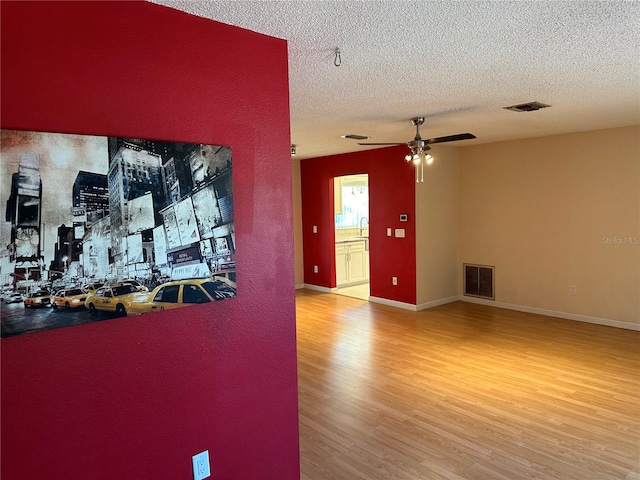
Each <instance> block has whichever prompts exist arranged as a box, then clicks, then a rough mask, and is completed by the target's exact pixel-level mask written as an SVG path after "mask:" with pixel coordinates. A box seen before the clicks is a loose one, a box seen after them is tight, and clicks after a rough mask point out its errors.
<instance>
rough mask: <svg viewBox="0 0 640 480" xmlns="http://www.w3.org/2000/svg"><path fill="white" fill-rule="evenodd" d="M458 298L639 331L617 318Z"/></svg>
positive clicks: (634, 326)
mask: <svg viewBox="0 0 640 480" xmlns="http://www.w3.org/2000/svg"><path fill="white" fill-rule="evenodd" d="M457 299H458V300H460V301H463V302H469V303H477V304H480V305H488V306H490V307H497V308H505V309H507V310H516V311H518V312H525V313H535V314H537V315H546V316H548V317H556V318H563V319H565V320H574V321H576V322H585V323H595V324H597V325H604V326H606V327H615V328H624V329H627V330H636V331H640V324H638V323H630V322H621V321H619V320H610V319H608V318H599V317H590V316H587V315H579V314H577V313H568V312H557V311H555V310H545V309H543V308H536V307H527V306H524V305H514V304H512V303H503V302H496V301H493V300H484V299H482V298H475V297H467V296H465V295H458V298H457Z"/></svg>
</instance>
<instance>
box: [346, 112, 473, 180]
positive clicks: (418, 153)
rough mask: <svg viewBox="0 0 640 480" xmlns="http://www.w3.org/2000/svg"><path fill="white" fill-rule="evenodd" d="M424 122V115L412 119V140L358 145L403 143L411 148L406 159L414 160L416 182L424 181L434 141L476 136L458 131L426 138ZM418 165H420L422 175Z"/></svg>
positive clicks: (431, 160) (451, 140) (467, 138)
mask: <svg viewBox="0 0 640 480" xmlns="http://www.w3.org/2000/svg"><path fill="white" fill-rule="evenodd" d="M423 123H424V117H414V118H412V119H411V125H413V126H414V127H416V136H415V137H414V138H413V140H411V141H410V142H400V143H397V142H396V143H358V145H402V144H403V143H404V144H405V145H406V146H407V147H409V150H411V153H410V154H407V155H406V156H405V157H404V159H405V160H406V161H407V162H410V161H413V163H414V164H415V166H416V182H424V164H425V163H426V164H427V165H431V163H432V162H433V157H432V156H431V155H430V154H428V153H427V151H429V150H431V147H430V146H429V145H431V144H433V143H444V142H455V141H457V140H469V139H472V138H476V136H475V135H473V134H471V133H458V134H457V135H448V136H446V137H436V138H429V139H427V140H424V139H423V138H422V137H421V136H420V125H422V124H423ZM418 167H420V175H419V170H418Z"/></svg>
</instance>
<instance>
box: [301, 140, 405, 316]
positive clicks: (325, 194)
mask: <svg viewBox="0 0 640 480" xmlns="http://www.w3.org/2000/svg"><path fill="white" fill-rule="evenodd" d="M405 154H406V147H404V146H402V147H391V148H381V149H375V150H367V151H363V152H355V153H348V154H344V155H332V156H327V157H319V158H311V159H306V160H302V161H301V162H300V176H301V186H302V229H303V234H302V241H303V251H304V253H303V255H304V282H305V283H306V284H311V285H317V286H321V287H327V288H333V287H335V286H336V276H335V272H336V264H335V228H334V204H333V178H334V177H339V176H343V175H353V174H357V173H367V174H368V175H369V220H370V226H369V266H370V267H369V271H370V291H371V293H370V294H371V296H372V297H378V298H384V299H388V300H395V301H398V302H403V303H409V304H412V305H415V304H416V235H415V225H416V222H415V177H414V175H415V174H414V170H413V166H412V164H408V163H406V162H405V161H404V155H405ZM403 213H406V214H407V215H408V221H407V222H400V214H403ZM314 225H315V226H317V227H318V229H317V230H318V231H317V233H313V226H314ZM387 228H391V229H392V231H395V229H396V228H404V229H405V230H406V237H405V238H396V237H395V236H391V237H388V236H387ZM314 265H317V266H318V273H314V272H313V266H314ZM394 276H395V277H398V285H396V286H394V285H392V283H391V277H394Z"/></svg>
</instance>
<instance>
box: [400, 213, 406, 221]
mask: <svg viewBox="0 0 640 480" xmlns="http://www.w3.org/2000/svg"><path fill="white" fill-rule="evenodd" d="M407 218H408V215H407V214H406V213H401V214H400V221H401V222H406V221H407Z"/></svg>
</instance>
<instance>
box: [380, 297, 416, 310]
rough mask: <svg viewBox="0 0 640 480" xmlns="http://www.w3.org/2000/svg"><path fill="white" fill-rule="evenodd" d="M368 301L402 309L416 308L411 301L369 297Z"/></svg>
mask: <svg viewBox="0 0 640 480" xmlns="http://www.w3.org/2000/svg"><path fill="white" fill-rule="evenodd" d="M369 301H370V302H373V303H380V304H382V305H389V306H390V307H396V308H402V309H404V310H412V311H414V312H415V311H416V310H417V308H416V306H415V305H413V304H411V303H404V302H398V301H396V300H389V299H387V298H380V297H369Z"/></svg>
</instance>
